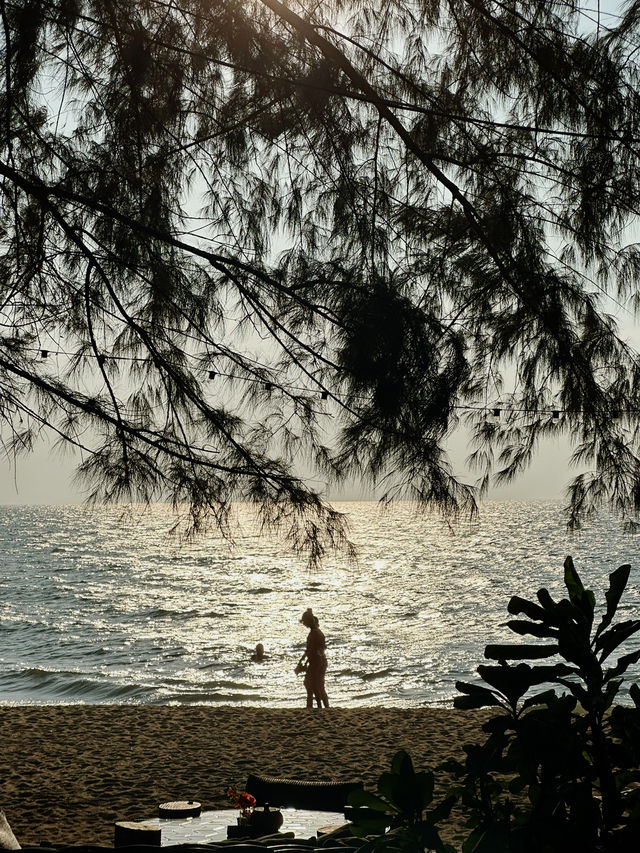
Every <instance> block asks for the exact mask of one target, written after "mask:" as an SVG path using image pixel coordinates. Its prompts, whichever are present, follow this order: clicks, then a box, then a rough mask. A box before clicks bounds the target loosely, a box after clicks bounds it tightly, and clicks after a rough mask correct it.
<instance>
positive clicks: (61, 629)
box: [0, 502, 640, 707]
mask: <svg viewBox="0 0 640 853" xmlns="http://www.w3.org/2000/svg"><path fill="white" fill-rule="evenodd" d="M337 506H338V508H339V509H341V510H343V511H345V512H347V513H348V515H349V520H350V527H351V536H352V539H353V541H354V542H355V543H356V545H357V547H358V551H359V559H358V562H357V564H355V565H354V564H349V563H347V561H346V560H345V559H344V558H342V557H339V556H336V557H331V558H329V559H327V561H326V562H325V563H324V564H323V565H322V566H321V567H320V568H317V569H314V570H309V569H308V568H307V567H306V565H305V564H304V562H303V561H302V560H300V559H297V558H295V557H293V556H292V555H291V554H290V553H287V552H286V550H285V549H284V548H283V546H282V543H279V542H278V541H277V540H275V539H273V538H259V537H257V536H256V535H255V534H254V532H253V530H252V525H251V523H250V522H249V521H248V520H247V518H244V514H245V513H246V509H245V508H242V507H240V508H239V514H240V516H241V521H242V527H241V529H240V530H239V531H238V532H237V533H236V539H235V543H234V544H233V545H229V544H228V543H227V542H225V541H224V540H223V539H222V538H221V537H220V536H219V535H214V534H207V535H204V536H202V537H201V538H199V539H197V540H195V541H192V542H187V543H185V542H181V541H180V540H178V539H175V538H174V537H172V536H171V535H170V533H169V530H170V527H171V526H172V522H173V520H172V517H171V515H170V512H169V510H168V509H167V508H166V507H164V506H156V507H153V508H152V509H151V510H149V511H147V512H143V511H142V510H140V511H138V512H136V513H134V514H133V515H132V516H130V517H126V518H125V517H123V516H122V512H121V510H118V509H115V508H107V509H104V508H101V509H100V510H97V511H96V510H94V511H90V510H87V509H85V508H83V507H78V506H68V507H0V566H1V569H0V703H4V704H14V703H76V702H82V703H91V704H95V703H101V702H106V703H143V704H194V703H207V704H217V703H223V704H238V705H269V706H274V707H276V706H289V707H292V706H296V705H302V704H303V692H304V691H303V685H302V681H301V677H300V676H296V675H295V674H294V672H293V669H294V666H295V663H296V661H297V659H298V657H299V656H300V654H301V652H302V650H303V648H304V640H305V636H306V630H305V629H304V627H303V626H302V625H300V623H299V619H300V615H301V613H302V611H303V610H304V609H305V608H306V607H313V610H314V612H315V613H316V614H317V615H318V617H319V618H320V625H321V628H322V629H323V630H324V632H325V634H326V637H327V642H328V658H329V671H328V673H327V689H328V693H329V697H330V699H331V700H332V702H333V703H334V704H336V705H340V706H343V707H348V706H351V707H353V706H359V705H380V706H382V705H386V706H418V705H439V706H447V705H450V704H451V700H452V697H453V696H454V695H455V682H456V680H458V679H470V678H473V677H474V671H475V668H476V666H477V665H478V663H481V662H482V654H483V649H484V646H485V644H486V643H487V642H500V641H504V640H506V639H508V638H509V631H508V630H507V629H506V628H505V627H504V622H505V621H506V619H507V618H508V617H507V612H506V607H507V603H508V601H509V597H510V596H511V595H513V594H516V593H517V594H521V595H525V596H534V595H535V592H536V590H537V589H538V588H539V587H541V586H546V587H548V588H549V589H550V591H551V592H552V593H555V594H561V592H562V563H563V560H564V558H565V556H566V555H567V554H572V555H573V557H574V560H575V563H576V566H577V568H578V570H579V571H580V573H581V574H582V576H583V579H584V580H585V581H586V582H588V583H589V584H590V585H591V587H592V588H593V589H594V591H596V595H597V598H598V599H599V600H600V599H603V591H604V590H605V589H606V587H607V584H608V580H607V576H608V574H609V572H611V571H612V570H613V569H615V568H617V567H618V566H619V565H621V564H622V563H625V562H629V563H631V564H632V574H631V581H630V584H629V589H628V591H627V594H626V596H625V598H624V599H623V607H622V608H621V609H622V613H623V614H624V615H625V616H626V618H629V617H630V615H633V616H637V615H638V614H639V613H640V539H639V538H637V537H634V536H629V535H627V534H624V533H622V532H621V530H620V528H619V527H618V525H617V524H616V522H615V521H613V520H611V519H609V518H607V517H605V516H602V517H600V518H599V519H597V520H596V521H595V522H594V524H593V526H591V527H590V528H589V529H588V530H585V531H584V532H582V533H580V534H579V535H574V536H572V537H570V536H568V535H567V534H566V533H565V530H564V522H563V518H562V513H561V508H560V506H559V505H557V504H554V503H546V502H538V503H529V502H523V503H513V502H509V503H486V504H484V505H483V508H482V512H481V516H480V519H479V521H477V522H474V523H461V524H460V525H459V526H458V527H456V528H455V529H454V530H453V531H449V530H448V529H447V528H446V527H444V526H443V525H442V523H441V522H440V521H439V520H438V519H436V518H433V517H426V518H425V517H424V516H421V515H419V514H416V512H415V509H414V507H412V506H411V505H409V504H397V505H395V506H394V507H392V508H391V509H388V510H386V511H381V510H380V509H379V508H378V505H377V504H375V503H345V504H338V505H337ZM243 518H244V520H243ZM258 642H261V643H263V645H264V646H265V650H266V653H267V654H268V660H266V661H265V662H264V663H262V664H257V663H252V662H251V660H250V657H251V652H252V651H253V649H254V647H255V645H256V643H258Z"/></svg>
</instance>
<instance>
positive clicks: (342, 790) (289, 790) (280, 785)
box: [245, 773, 364, 812]
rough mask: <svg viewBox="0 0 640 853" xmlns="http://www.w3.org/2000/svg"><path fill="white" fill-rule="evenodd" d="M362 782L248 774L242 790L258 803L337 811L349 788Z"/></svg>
mask: <svg viewBox="0 0 640 853" xmlns="http://www.w3.org/2000/svg"><path fill="white" fill-rule="evenodd" d="M363 787H364V785H363V783H362V782H339V781H328V782H308V781H306V780H303V779H280V778H278V777H276V776H258V775H255V774H253V773H251V774H249V778H248V779H247V784H246V786H245V790H246V791H247V793H249V794H253V796H254V797H255V798H256V801H257V803H258V805H259V806H264V805H266V804H268V805H270V806H285V807H289V808H294V809H317V810H318V811H327V812H340V811H342V810H343V809H344V807H345V806H346V805H347V798H348V796H349V794H350V793H351V792H352V791H357V790H361V789H362V788H363Z"/></svg>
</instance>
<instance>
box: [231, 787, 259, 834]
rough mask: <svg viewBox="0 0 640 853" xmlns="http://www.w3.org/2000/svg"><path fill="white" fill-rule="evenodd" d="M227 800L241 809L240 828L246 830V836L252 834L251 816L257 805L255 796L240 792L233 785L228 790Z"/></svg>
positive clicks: (239, 816)
mask: <svg viewBox="0 0 640 853" xmlns="http://www.w3.org/2000/svg"><path fill="white" fill-rule="evenodd" d="M227 799H228V800H230V801H231V802H232V803H233V805H234V806H235V807H236V808H237V809H240V814H239V815H238V827H241V828H242V829H246V835H250V834H251V815H252V813H253V809H254V807H255V804H256V798H255V797H254V796H253V794H248V793H247V792H246V791H238V790H236V788H233V787H232V786H231V785H230V786H229V787H228V788H227Z"/></svg>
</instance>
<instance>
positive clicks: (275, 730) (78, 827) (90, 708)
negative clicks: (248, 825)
mask: <svg viewBox="0 0 640 853" xmlns="http://www.w3.org/2000/svg"><path fill="white" fill-rule="evenodd" d="M483 719H486V714H485V713H483V712H465V711H458V710H453V709H444V708H431V707H425V708H329V709H327V710H323V711H316V710H314V711H306V710H305V709H304V708H286V709H272V708H262V707H237V706H210V705H208V706H201V705H198V706H194V705H188V706H185V705H182V706H164V705H136V706H130V705H48V706H41V705H37V706H36V705H19V706H7V705H4V706H2V705H0V780H1V782H0V784H1V794H0V808H2V809H4V811H5V813H6V815H7V819H8V820H9V823H10V824H11V827H12V829H13V830H14V832H15V834H16V836H17V838H18V840H19V842H20V843H21V844H22V845H39V844H42V843H50V844H100V845H104V846H111V845H112V844H113V823H114V821H117V820H148V819H151V818H154V817H155V816H156V815H157V807H158V805H159V804H160V803H163V802H168V801H174V800H197V801H199V802H201V803H202V806H203V808H205V809H208V808H228V807H229V803H228V802H227V800H226V797H225V791H226V788H227V786H228V785H234V786H236V787H239V788H242V787H243V786H244V783H245V782H246V779H247V776H248V775H249V773H264V774H268V775H273V776H280V777H288V778H303V779H342V780H347V779H349V780H353V779H357V780H362V781H363V782H364V783H365V786H366V787H367V788H369V789H374V788H375V784H376V782H377V779H378V777H379V775H380V774H381V773H382V772H384V771H385V770H388V769H389V766H390V762H391V759H392V757H393V755H394V754H395V753H396V752H397V751H398V750H399V749H406V750H407V751H408V752H409V753H410V755H411V756H412V758H413V760H414V764H415V766H416V769H427V768H433V767H435V766H436V765H437V764H438V763H439V762H441V761H443V760H445V759H447V758H451V757H457V758H461V757H462V756H463V754H464V752H463V745H464V743H467V742H477V741H478V740H480V739H481V738H482V732H481V724H482V721H483ZM444 783H445V780H442V784H444Z"/></svg>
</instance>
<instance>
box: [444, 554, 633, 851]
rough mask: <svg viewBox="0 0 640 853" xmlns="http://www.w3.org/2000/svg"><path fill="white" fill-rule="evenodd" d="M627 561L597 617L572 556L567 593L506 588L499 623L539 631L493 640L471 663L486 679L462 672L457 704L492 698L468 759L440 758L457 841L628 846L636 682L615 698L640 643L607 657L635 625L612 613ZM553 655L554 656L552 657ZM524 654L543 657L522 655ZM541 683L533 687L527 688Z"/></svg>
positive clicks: (524, 847)
mask: <svg viewBox="0 0 640 853" xmlns="http://www.w3.org/2000/svg"><path fill="white" fill-rule="evenodd" d="M629 572H630V566H628V565H625V566H621V567H620V568H619V569H617V570H616V571H614V572H612V574H611V575H610V576H609V589H608V590H607V592H606V593H605V601H606V606H605V608H604V612H603V613H602V615H601V617H600V619H599V621H598V623H597V625H596V624H595V622H594V617H595V596H594V594H593V592H592V591H591V590H588V589H585V588H584V586H583V584H582V581H581V580H580V577H579V575H578V573H577V572H576V570H575V567H574V565H573V561H572V559H571V557H567V559H566V561H565V564H564V582H565V586H566V588H567V592H568V598H564V599H562V600H560V601H557V602H556V601H554V600H553V598H552V597H551V595H550V594H549V592H548V590H546V589H541V590H539V591H538V593H537V602H534V601H529V600H527V599H524V598H520V597H519V596H514V597H513V598H512V599H511V600H510V602H509V605H508V610H509V613H510V614H512V615H513V616H515V617H520V618H516V619H512V620H510V621H509V622H508V623H507V625H508V627H509V628H510V629H511V630H512V631H513V632H514V633H516V634H518V635H521V636H528V637H533V638H535V639H536V640H538V641H543V642H530V643H526V644H522V643H520V644H501V645H489V646H487V647H486V649H485V657H486V658H487V659H488V660H490V661H495V663H491V664H485V665H481V666H479V667H478V673H479V674H480V676H481V678H482V680H483V682H484V684H469V683H465V682H458V684H457V685H456V686H457V688H458V690H460V691H461V693H462V695H461V696H458V697H456V699H455V700H454V706H455V707H456V708H465V709H471V708H483V707H495V708H496V709H497V713H496V715H495V716H494V717H492V718H491V719H490V720H489V721H488V722H487V723H486V724H485V725H484V727H483V728H484V730H485V731H486V733H487V734H488V738H487V740H486V742H485V743H484V744H482V745H478V746H475V745H474V746H468V747H466V748H465V749H466V752H467V757H466V761H465V762H464V764H460V763H458V762H453V761H452V762H447V764H446V765H443V766H444V767H446V768H447V769H448V770H450V771H453V772H454V773H455V774H456V775H457V776H458V778H459V780H460V784H459V785H458V787H457V791H456V793H457V796H458V797H459V798H460V799H461V801H462V804H463V805H464V806H465V807H466V808H467V809H468V810H469V812H470V814H471V821H470V825H471V827H472V833H471V835H470V836H469V838H468V840H467V843H466V844H465V845H464V847H463V851H464V853H468V852H469V853H470V851H474V853H485V852H486V853H500V851H511V853H533V851H535V853H544V851H549V853H553V851H562V852H563V853H569V851H578V850H579V851H585V853H586V851H596V850H602V851H614V850H615V851H625V850H632V849H634V848H635V847H636V845H637V844H640V790H639V789H638V788H637V787H636V785H637V783H638V782H640V772H639V771H638V767H639V759H640V689H639V688H638V686H637V685H636V684H632V685H631V687H630V688H629V694H630V696H631V699H632V701H633V703H634V704H633V706H632V707H624V706H620V705H618V706H616V707H615V708H614V709H613V711H611V708H612V705H613V703H614V700H615V699H616V697H617V696H618V695H619V692H620V690H621V688H622V686H623V684H624V681H625V674H626V672H627V669H628V668H629V667H630V666H631V665H632V664H635V663H637V662H638V660H640V649H638V650H635V651H632V652H630V653H627V654H624V655H622V656H620V657H618V658H617V659H616V660H612V656H613V655H614V653H615V652H616V651H617V650H618V649H619V648H620V646H621V645H622V643H624V642H625V641H626V640H628V639H629V637H631V636H632V635H633V634H635V633H636V632H637V631H638V630H640V620H638V619H629V620H626V621H621V622H617V623H614V617H615V615H616V611H617V609H618V604H619V602H620V599H621V596H622V594H623V592H624V590H625V587H626V585H627V582H628V579H629ZM551 659H554V660H553V661H552V660H551ZM526 661H544V662H543V663H528V662H526ZM534 689H539V690H541V692H538V693H535V694H533V695H531V694H532V690H534Z"/></svg>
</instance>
